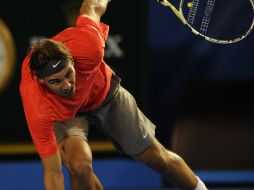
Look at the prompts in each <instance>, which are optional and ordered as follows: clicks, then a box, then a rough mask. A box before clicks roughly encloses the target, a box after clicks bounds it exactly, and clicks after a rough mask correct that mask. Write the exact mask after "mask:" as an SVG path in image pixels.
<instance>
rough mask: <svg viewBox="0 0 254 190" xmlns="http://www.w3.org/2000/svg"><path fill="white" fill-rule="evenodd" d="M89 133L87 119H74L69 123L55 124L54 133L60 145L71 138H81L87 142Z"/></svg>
mask: <svg viewBox="0 0 254 190" xmlns="http://www.w3.org/2000/svg"><path fill="white" fill-rule="evenodd" d="M88 131H89V124H88V122H87V120H86V117H74V118H72V119H70V120H68V121H65V122H56V123H55V124H54V133H55V136H56V140H57V143H58V144H60V143H61V142H62V141H63V140H64V139H66V138H67V137H71V136H80V137H81V138H83V139H85V140H86V141H87V136H88Z"/></svg>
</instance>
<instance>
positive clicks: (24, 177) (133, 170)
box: [0, 159, 254, 190]
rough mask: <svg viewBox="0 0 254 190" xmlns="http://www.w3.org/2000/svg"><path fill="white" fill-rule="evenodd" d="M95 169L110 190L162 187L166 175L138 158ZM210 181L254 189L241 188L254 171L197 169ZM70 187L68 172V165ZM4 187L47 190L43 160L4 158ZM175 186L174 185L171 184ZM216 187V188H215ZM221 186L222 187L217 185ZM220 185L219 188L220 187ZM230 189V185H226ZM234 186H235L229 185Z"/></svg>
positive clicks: (0, 173)
mask: <svg viewBox="0 0 254 190" xmlns="http://www.w3.org/2000/svg"><path fill="white" fill-rule="evenodd" d="M94 170H95V173H96V174H97V176H98V177H99V179H100V180H101V182H102V184H103V186H104V187H105V189H106V190H117V189H124V190H145V189H146V190H148V189H149V190H160V189H163V185H162V178H161V176H160V175H159V174H158V173H156V172H155V171H153V170H151V169H150V168H148V167H146V166H145V165H143V164H141V163H138V162H136V161H134V160H128V159H127V160H125V159H119V160H118V159H101V160H100V159H96V160H95V161H94ZM196 173H197V174H198V175H199V176H200V178H201V179H202V180H203V181H205V182H206V183H207V184H217V185H220V184H221V185H223V186H224V187H225V184H231V187H232V186H234V184H237V185H238V186H237V188H236V189H237V190H240V189H248V190H254V186H253V187H250V186H248V188H239V184H242V185H243V186H245V185H246V184H252V185H253V184H254V171H253V170H247V171H246V170H242V171H196ZM64 175H65V183H66V187H67V188H66V189H67V190H68V189H70V187H69V178H68V173H67V171H66V170H65V169H64ZM0 189H1V190H43V172H42V166H41V163H40V162H39V161H31V162H30V161H29V162H27V161H26V162H0ZM170 189H173V188H170ZM213 189H215V188H213ZM217 189H218V190H219V188H217ZM217 189H216V190H217ZM225 189H227V188H225ZM228 189H233V188H228Z"/></svg>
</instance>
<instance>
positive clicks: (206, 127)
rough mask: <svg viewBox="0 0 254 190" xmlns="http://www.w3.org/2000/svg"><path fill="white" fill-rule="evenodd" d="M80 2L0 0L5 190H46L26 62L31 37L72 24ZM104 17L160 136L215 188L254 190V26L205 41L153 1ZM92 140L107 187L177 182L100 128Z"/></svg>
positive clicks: (0, 153) (1, 180) (119, 7)
mask: <svg viewBox="0 0 254 190" xmlns="http://www.w3.org/2000/svg"><path fill="white" fill-rule="evenodd" d="M80 3H81V1H80V0H54V1H50V0H44V1H36V0H35V1H26V0H25V1H4V3H2V4H1V6H0V105H1V123H2V124H1V133H0V189H3V190H14V189H19V190H21V189H24V190H30V189H37V190H39V189H43V185H42V168H41V165H40V162H39V157H38V155H37V154H36V151H35V149H34V147H33V145H32V141H31V138H30V134H29V131H28V128H27V124H26V120H25V117H24V113H23V108H22V103H21V99H20V94H19V81H20V69H21V64H22V61H23V58H24V57H25V55H26V52H27V49H28V47H29V45H30V44H31V43H33V42H34V41H36V40H38V39H40V38H44V37H52V36H54V35H55V34H56V33H58V32H60V31H61V30H63V29H65V28H66V27H70V26H73V25H74V23H75V18H76V16H77V13H78V9H79V7H80ZM102 21H103V22H104V23H106V24H108V25H110V33H109V37H108V39H107V42H106V51H105V61H106V62H107V63H108V65H110V66H111V67H112V68H113V70H114V71H115V72H116V73H117V74H118V75H119V76H120V77H121V78H122V85H123V86H124V87H126V88H127V89H128V90H129V91H130V92H131V93H132V94H133V95H134V97H136V100H137V103H138V105H139V107H140V109H141V110H142V111H143V112H144V113H145V114H146V115H147V116H148V118H150V120H151V121H152V122H153V123H154V124H155V125H156V126H157V134H156V135H157V138H158V139H159V141H160V142H161V143H162V144H164V145H165V146H166V147H167V148H169V149H171V150H173V151H174V152H176V153H178V154H179V155H181V156H182V157H183V158H184V160H185V161H186V162H187V163H188V164H189V165H190V167H191V168H192V169H194V170H195V171H196V172H197V174H199V175H200V177H201V178H202V179H203V180H204V181H205V182H206V183H207V185H208V187H210V188H221V187H224V188H238V189H247V188H248V189H254V151H253V147H254V138H253V135H254V117H253V114H254V100H253V97H254V90H253V89H254V64H253V60H254V52H253V50H254V43H253V42H254V33H253V34H251V35H250V36H248V37H247V38H246V39H244V40H243V41H241V42H239V43H236V44H230V45H218V44H213V43H210V42H206V41H205V40H203V39H201V38H199V37H197V36H195V35H193V34H192V33H191V32H190V31H189V30H188V29H186V28H185V27H184V26H183V25H182V24H181V23H180V21H179V20H178V19H177V18H176V17H175V15H174V14H173V13H172V12H170V11H169V10H167V9H166V8H165V7H163V6H161V5H159V4H157V3H156V2H155V1H152V0H151V1H143V0H140V1H133V0H132V1H124V2H123V1H117V0H112V1H111V2H110V4H109V6H108V10H107V13H106V14H105V15H104V16H103V17H102ZM31 98H32V97H31ZM89 139H90V144H91V147H92V150H93V154H94V159H95V161H94V167H95V171H96V173H97V175H98V176H99V178H100V179H101V180H102V182H103V184H104V186H105V187H106V188H107V189H126V188H136V189H138V188H139V189H151V188H157V189H159V188H174V186H173V185H172V184H170V183H168V182H165V180H164V179H163V178H162V177H161V176H159V175H158V174H157V173H155V172H154V171H151V170H150V169H149V168H147V167H146V166H143V165H141V164H140V163H136V162H134V161H133V160H131V159H129V158H127V157H120V156H119V155H118V154H117V153H116V151H115V149H114V147H113V146H112V144H111V143H110V142H109V141H108V140H107V139H106V138H105V137H104V136H103V134H102V133H101V132H100V131H97V130H96V129H94V128H92V129H91V132H90V135H89ZM65 175H67V174H66V173H65ZM66 183H68V180H67V182H66Z"/></svg>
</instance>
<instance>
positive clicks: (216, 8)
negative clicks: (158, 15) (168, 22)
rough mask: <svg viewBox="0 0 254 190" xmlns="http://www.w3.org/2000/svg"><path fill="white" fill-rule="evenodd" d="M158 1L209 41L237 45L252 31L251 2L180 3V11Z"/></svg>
mask: <svg viewBox="0 0 254 190" xmlns="http://www.w3.org/2000/svg"><path fill="white" fill-rule="evenodd" d="M156 1H157V2H158V3H161V4H162V5H164V6H165V7H168V8H170V9H171V10H172V11H173V12H174V13H175V14H176V16H177V17H178V18H179V19H180V20H181V21H182V23H183V24H184V25H185V26H187V27H188V28H190V29H191V31H192V32H193V33H194V34H196V35H199V36H201V37H203V38H204V39H205V40H208V41H210V42H214V43H220V44H229V43H234V42H238V41H240V40H242V39H244V38H245V37H247V36H248V35H249V34H250V33H251V31H252V29H253V25H254V3H253V1H252V0H181V2H180V5H179V9H177V8H175V6H174V5H173V4H172V3H170V2H169V1H167V0H156Z"/></svg>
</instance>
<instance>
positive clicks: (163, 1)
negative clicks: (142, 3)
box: [156, 0, 254, 44]
mask: <svg viewBox="0 0 254 190" xmlns="http://www.w3.org/2000/svg"><path fill="white" fill-rule="evenodd" d="M156 1H157V2H158V3H160V4H162V5H163V6H165V7H168V8H170V9H171V10H172V11H173V12H174V13H175V15H176V16H177V17H178V18H179V19H180V20H181V22H182V23H183V24H184V25H186V26H187V27H188V28H189V29H190V30H191V31H192V33H194V34H196V35H197V36H201V37H202V38H204V39H205V40H207V41H210V42H213V43H218V44H231V43H235V42H239V41H241V40H242V39H244V38H245V37H247V36H248V35H249V34H250V33H251V31H252V30H253V27H254V2H253V1H252V0H249V1H250V3H251V5H252V8H253V20H252V24H251V26H250V28H249V30H248V31H247V32H246V33H245V34H244V35H242V36H240V37H238V38H235V39H232V40H220V39H215V38H211V37H208V36H206V35H204V34H201V33H200V32H198V31H197V30H196V29H195V28H193V27H192V26H191V25H190V24H189V23H188V22H187V21H186V19H185V18H184V16H183V11H182V5H183V1H184V0H181V1H180V4H179V8H178V9H177V8H175V6H174V5H173V4H172V3H170V2H169V1H167V0H156Z"/></svg>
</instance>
